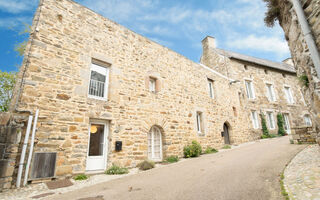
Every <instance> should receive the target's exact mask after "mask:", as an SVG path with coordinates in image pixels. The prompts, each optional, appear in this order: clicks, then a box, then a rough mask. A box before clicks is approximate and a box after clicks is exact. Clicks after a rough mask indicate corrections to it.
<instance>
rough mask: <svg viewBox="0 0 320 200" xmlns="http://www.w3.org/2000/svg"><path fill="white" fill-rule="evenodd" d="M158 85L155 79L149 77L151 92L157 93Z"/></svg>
mask: <svg viewBox="0 0 320 200" xmlns="http://www.w3.org/2000/svg"><path fill="white" fill-rule="evenodd" d="M156 84H157V79H156V78H153V77H149V91H150V92H153V93H156Z"/></svg>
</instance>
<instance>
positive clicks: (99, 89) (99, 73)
mask: <svg viewBox="0 0 320 200" xmlns="http://www.w3.org/2000/svg"><path fill="white" fill-rule="evenodd" d="M106 81H107V68H104V67H100V66H98V65H95V64H92V66H91V74H90V83H89V95H93V96H97V97H105V95H106V94H105V91H106V84H107V83H106Z"/></svg>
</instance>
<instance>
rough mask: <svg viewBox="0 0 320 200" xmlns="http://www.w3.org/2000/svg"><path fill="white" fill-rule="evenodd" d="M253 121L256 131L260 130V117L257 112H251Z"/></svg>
mask: <svg viewBox="0 0 320 200" xmlns="http://www.w3.org/2000/svg"><path fill="white" fill-rule="evenodd" d="M251 119H252V125H253V128H254V129H258V128H259V121H258V115H257V111H255V110H254V111H251Z"/></svg>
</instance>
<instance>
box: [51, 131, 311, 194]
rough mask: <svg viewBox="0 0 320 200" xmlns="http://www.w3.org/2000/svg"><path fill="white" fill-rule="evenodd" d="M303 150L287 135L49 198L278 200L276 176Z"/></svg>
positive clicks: (277, 180)
mask: <svg viewBox="0 0 320 200" xmlns="http://www.w3.org/2000/svg"><path fill="white" fill-rule="evenodd" d="M304 147H305V146H304V145H292V144H289V139H288V137H282V138H276V139H271V140H263V141H261V142H259V141H258V142H255V143H253V144H248V145H244V146H240V147H238V148H235V149H231V150H228V151H224V152H219V153H217V154H210V155H203V156H201V157H199V158H193V159H187V160H184V161H181V162H179V163H176V164H172V165H169V166H165V167H160V168H156V169H153V170H150V171H146V172H144V173H139V174H136V175H132V176H128V177H124V178H121V179H117V180H113V181H110V182H106V183H101V184H97V185H94V186H90V187H87V188H83V189H80V190H76V191H73V192H69V193H66V194H62V195H59V196H52V197H50V198H51V199H81V200H83V199H105V200H108V199H110V200H111V199H112V200H113V199H116V200H119V199H121V200H122V199H126V200H127V199H137V200H143V199H148V200H149V199H165V200H167V199H183V200H188V199H195V200H201V199H214V200H220V199H223V200H231V199H234V200H240V199H243V200H251V199H253V200H259V199H263V200H270V199H275V200H279V199H283V197H282V196H281V194H280V185H279V174H280V173H281V172H282V170H283V169H284V167H285V165H286V164H287V163H288V162H289V161H290V160H291V158H293V157H294V156H295V155H296V154H297V153H298V152H299V151H300V150H302V149H303V148H304ZM87 197H91V198H87Z"/></svg>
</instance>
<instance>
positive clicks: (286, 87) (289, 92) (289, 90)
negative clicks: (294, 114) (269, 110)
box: [284, 86, 294, 104]
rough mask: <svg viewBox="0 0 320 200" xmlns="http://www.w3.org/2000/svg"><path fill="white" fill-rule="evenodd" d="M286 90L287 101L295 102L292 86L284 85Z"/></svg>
mask: <svg viewBox="0 0 320 200" xmlns="http://www.w3.org/2000/svg"><path fill="white" fill-rule="evenodd" d="M284 92H285V95H286V98H287V102H288V103H290V104H292V103H294V101H293V96H292V92H291V88H290V87H288V86H285V87H284Z"/></svg>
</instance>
